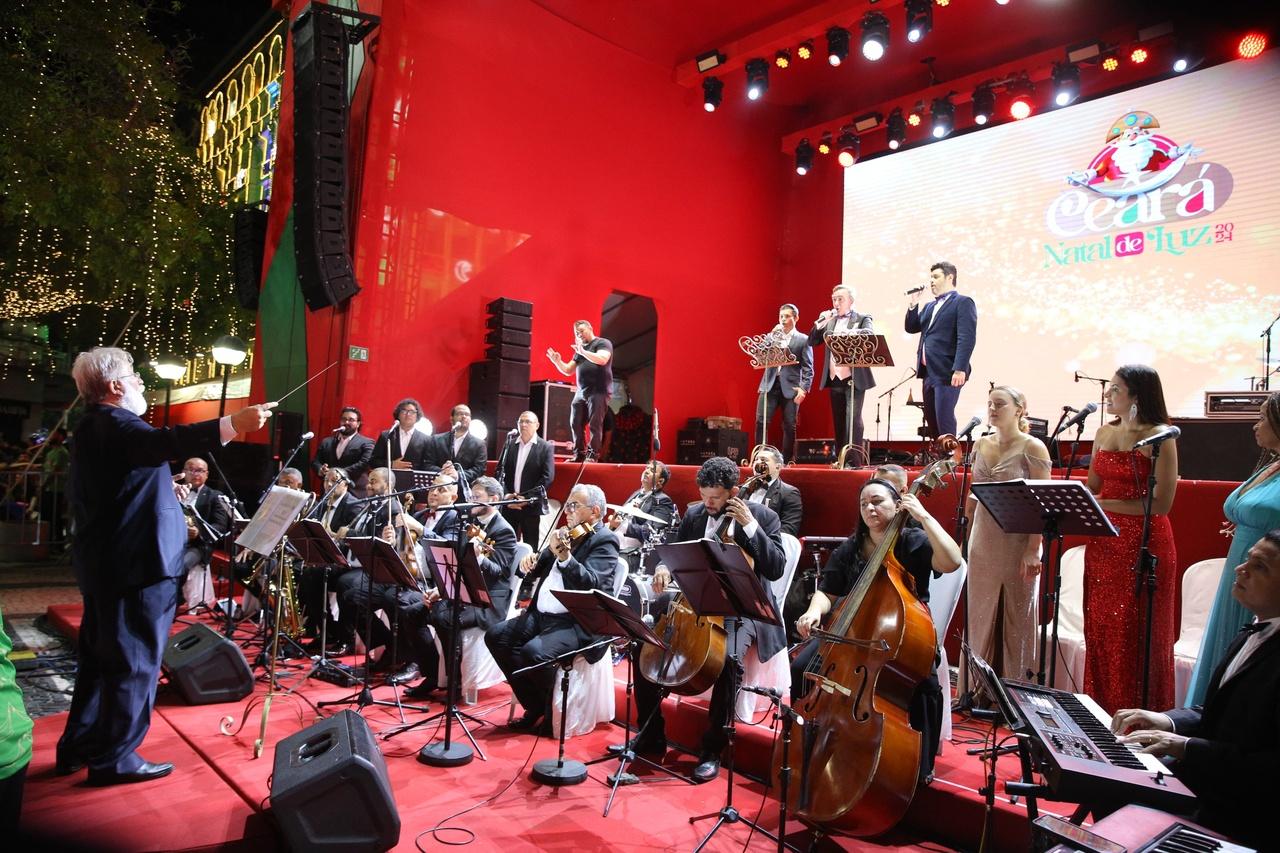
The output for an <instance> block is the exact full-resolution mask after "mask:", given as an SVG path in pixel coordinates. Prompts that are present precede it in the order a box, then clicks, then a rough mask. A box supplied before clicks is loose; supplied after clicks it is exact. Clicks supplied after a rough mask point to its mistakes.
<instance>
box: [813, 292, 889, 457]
mask: <svg viewBox="0 0 1280 853" xmlns="http://www.w3.org/2000/svg"><path fill="white" fill-rule="evenodd" d="M845 331H863V332H872V333H874V332H875V328H874V326H873V324H872V319H871V315H870V314H859V313H858V312H857V311H855V310H853V288H851V287H849V285H847V284H837V285H836V286H835V287H833V288H832V289H831V308H830V310H827V311H823V312H822V313H821V314H819V315H818V319H817V320H815V321H814V323H813V328H812V329H810V330H809V344H810V345H811V346H817V345H818V344H820V343H823V339H824V337H825V336H826V335H827V334H828V333H831V332H845ZM818 373H819V380H818V388H819V389H822V388H826V389H828V390H830V392H831V420H832V422H833V423H834V424H835V430H836V447H844V446H845V445H846V444H849V443H850V438H849V436H850V430H852V435H853V439H852V443H853V444H859V445H860V444H862V437H863V434H864V431H863V427H862V403H863V400H864V398H865V397H866V394H867V389H869V388H874V387H875V386H876V380H875V379H874V378H873V377H872V376H871V368H869V367H849V366H847V365H840V364H836V363H835V361H834V356H833V355H832V354H831V352H830V348H829V347H828V352H827V357H826V359H825V361H824V364H823V366H822V369H821V370H820V371H818ZM850 393H852V394H853V424H852V426H851V425H849V424H847V423H845V421H847V420H848V419H849V417H848V415H849V394H850Z"/></svg>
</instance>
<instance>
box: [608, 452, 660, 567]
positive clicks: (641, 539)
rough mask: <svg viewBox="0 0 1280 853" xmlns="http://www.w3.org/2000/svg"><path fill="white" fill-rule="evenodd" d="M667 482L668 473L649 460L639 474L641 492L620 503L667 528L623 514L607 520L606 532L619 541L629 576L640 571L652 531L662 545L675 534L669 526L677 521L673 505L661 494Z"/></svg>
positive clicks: (637, 490)
mask: <svg viewBox="0 0 1280 853" xmlns="http://www.w3.org/2000/svg"><path fill="white" fill-rule="evenodd" d="M670 478H671V471H670V470H669V469H668V468H667V466H666V465H663V464H662V463H661V462H659V461H658V460H657V459H651V460H649V464H647V465H645V466H644V470H643V471H642V472H641V473H640V488H638V489H636V490H635V491H634V492H632V493H631V496H630V497H628V498H627V500H626V502H625V503H623V506H624V507H628V506H633V507H635V508H636V509H638V510H640V511H641V512H643V513H645V514H647V515H652V516H653V517H654V518H659V519H662V521H664V522H666V527H661V526H660V525H655V524H654V523H653V522H652V521H649V520H648V519H644V518H638V517H635V516H630V515H627V514H626V513H625V512H615V513H614V514H613V517H612V518H610V519H609V529H610V530H612V531H613V532H614V534H615V535H616V536H617V537H618V548H619V551H620V553H621V554H622V558H623V559H624V560H626V561H627V567H628V569H629V570H630V571H631V572H632V573H635V572H638V571H640V568H641V566H640V555H641V553H642V550H641V549H642V546H643V545H644V543H645V542H648V541H649V538H650V537H651V536H653V535H654V531H655V528H657V532H658V535H659V536H660V537H661V538H662V539H663V540H664V541H665V539H666V537H667V536H668V535H669V534H671V533H673V532H674V531H673V530H672V527H671V524H672V520H673V519H675V517H676V504H675V501H673V500H671V496H670V495H668V494H667V493H666V492H664V491H663V488H664V487H665V486H666V485H667V480H669V479H670Z"/></svg>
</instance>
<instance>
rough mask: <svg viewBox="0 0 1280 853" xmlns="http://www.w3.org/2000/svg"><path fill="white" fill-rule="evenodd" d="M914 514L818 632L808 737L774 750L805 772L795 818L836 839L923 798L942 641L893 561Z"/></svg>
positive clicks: (943, 471)
mask: <svg viewBox="0 0 1280 853" xmlns="http://www.w3.org/2000/svg"><path fill="white" fill-rule="evenodd" d="M956 465H957V463H956V462H955V460H954V459H944V460H941V461H938V462H935V463H934V464H932V465H930V466H929V467H928V468H927V469H925V471H924V472H923V473H922V474H921V475H920V477H919V479H917V480H916V482H915V483H914V484H913V485H912V487H911V492H910V493H911V494H913V495H915V494H918V493H921V492H924V493H926V494H927V493H928V492H929V491H931V490H933V489H935V488H937V487H939V486H940V485H941V484H942V481H943V478H945V477H946V476H947V475H948V474H950V473H951V472H952V471H954V470H955V468H956ZM907 515H908V513H907V512H906V510H903V509H898V511H897V514H896V515H895V516H894V518H893V520H892V521H891V522H890V523H889V527H888V529H887V530H886V532H885V535H884V537H883V538H882V539H881V541H880V544H879V545H878V546H877V547H876V549H875V551H874V552H873V553H872V555H871V557H870V558H869V559H868V560H867V563H866V566H865V567H864V568H863V570H862V572H861V574H860V575H859V576H858V579H857V581H856V582H855V583H854V585H853V589H852V590H850V592H849V594H848V595H846V596H845V597H844V599H843V600H842V601H841V602H840V604H839V605H838V607H837V608H836V609H835V611H834V615H833V617H832V619H831V621H830V624H829V626H828V628H827V629H826V631H824V632H821V633H820V634H819V637H820V642H819V646H818V651H817V653H816V654H815V655H814V657H813V662H812V663H811V664H810V666H809V668H808V670H807V672H806V673H805V678H806V679H807V680H809V681H811V682H813V687H812V689H811V690H810V691H809V694H808V695H807V696H806V697H805V698H804V699H802V700H800V701H799V702H797V703H795V708H796V711H797V712H798V713H799V714H800V715H801V716H802V717H803V718H804V720H805V722H804V726H803V729H802V733H801V736H800V737H799V738H796V739H794V740H793V741H792V743H791V744H790V746H789V747H785V746H783V745H782V744H781V743H779V744H778V746H777V747H776V748H775V751H774V758H773V773H774V776H775V777H778V775H779V771H780V768H782V767H784V766H786V767H790V768H793V769H794V770H795V771H798V784H793V785H791V786H790V792H789V794H788V797H787V808H788V811H789V812H790V813H791V814H792V815H794V816H795V817H797V818H799V819H801V820H803V821H804V822H805V823H807V824H809V825H811V826H816V827H820V828H822V829H824V830H826V831H828V832H837V833H842V834H847V835H855V836H868V835H876V834H879V833H882V832H885V831H886V830H888V829H890V828H892V827H893V826H894V825H896V824H897V823H898V821H900V820H901V819H902V816H903V815H904V814H905V813H906V811H907V808H908V806H910V804H911V800H912V797H913V796H914V795H915V790H916V784H917V781H918V778H919V772H920V758H921V733H920V732H919V731H916V730H915V729H913V728H912V727H911V722H910V703H911V696H912V694H913V693H914V692H915V690H916V687H917V686H918V685H919V684H920V682H922V681H924V680H925V679H926V678H928V677H929V674H930V673H931V672H932V671H933V664H934V657H935V655H936V653H937V634H936V632H935V630H934V627H933V619H932V618H931V616H930V615H929V609H928V608H927V607H926V606H925V605H924V604H921V603H920V601H919V600H918V599H917V598H916V597H915V593H914V584H913V582H912V580H911V576H910V575H909V574H908V573H907V571H906V570H905V569H904V568H903V566H902V565H901V564H900V563H899V562H898V560H897V558H896V557H894V554H893V546H894V544H895V542H896V541H897V539H898V533H899V532H900V531H901V530H902V526H903V524H904V523H905V519H906V517H907ZM815 633H817V632H815ZM784 749H786V750H787V752H786V754H783V750H784Z"/></svg>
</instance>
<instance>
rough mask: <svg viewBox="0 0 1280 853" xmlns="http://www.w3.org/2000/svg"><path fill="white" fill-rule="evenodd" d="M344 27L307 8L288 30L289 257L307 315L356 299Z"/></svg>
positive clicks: (333, 17)
mask: <svg viewBox="0 0 1280 853" xmlns="http://www.w3.org/2000/svg"><path fill="white" fill-rule="evenodd" d="M347 55H348V46H347V26H346V24H345V23H344V22H343V21H342V19H341V18H339V17H338V16H337V15H335V14H332V13H329V12H327V11H323V10H320V9H317V8H316V7H308V8H307V9H306V10H305V11H303V13H302V14H301V15H299V16H298V19H297V20H296V21H294V23H293V72H294V84H293V99H294V100H293V115H294V126H293V145H294V153H293V163H294V175H293V206H294V214H293V253H294V259H295V261H296V263H297V266H298V284H299V286H300V287H301V288H302V296H303V299H305V300H306V303H307V307H308V308H310V309H311V310H312V311H317V310H319V309H321V308H327V307H329V306H333V305H338V304H340V303H342V302H345V301H346V300H348V299H350V298H351V297H352V296H354V295H355V294H357V293H359V292H360V285H359V284H357V283H356V278H355V271H354V269H353V268H352V265H351V251H350V242H349V241H348V239H347V218H348V217H347V139H346V135H347Z"/></svg>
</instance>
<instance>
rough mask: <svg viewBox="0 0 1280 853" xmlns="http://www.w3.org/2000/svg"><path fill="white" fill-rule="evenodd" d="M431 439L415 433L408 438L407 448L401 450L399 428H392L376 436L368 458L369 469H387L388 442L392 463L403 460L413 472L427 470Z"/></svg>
mask: <svg viewBox="0 0 1280 853" xmlns="http://www.w3.org/2000/svg"><path fill="white" fill-rule="evenodd" d="M432 437H433V436H426V435H423V434H422V433H420V432H417V431H415V432H414V433H413V435H412V436H410V438H409V446H408V447H407V448H403V447H401V446H400V427H398V426H395V427H392V428H391V429H389V430H387V431H386V432H383V433H381V434H380V435H379V436H378V441H377V442H376V443H375V444H374V445H373V453H372V455H371V456H370V457H369V467H371V468H385V467H387V442H388V441H389V442H391V461H392V462H394V461H396V460H397V459H404V460H406V461H408V462H409V464H411V465H412V466H413V469H414V470H415V471H425V470H427V459H428V458H429V457H430V454H431V450H430V446H431V439H432Z"/></svg>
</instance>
